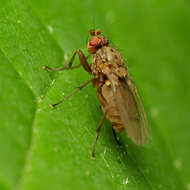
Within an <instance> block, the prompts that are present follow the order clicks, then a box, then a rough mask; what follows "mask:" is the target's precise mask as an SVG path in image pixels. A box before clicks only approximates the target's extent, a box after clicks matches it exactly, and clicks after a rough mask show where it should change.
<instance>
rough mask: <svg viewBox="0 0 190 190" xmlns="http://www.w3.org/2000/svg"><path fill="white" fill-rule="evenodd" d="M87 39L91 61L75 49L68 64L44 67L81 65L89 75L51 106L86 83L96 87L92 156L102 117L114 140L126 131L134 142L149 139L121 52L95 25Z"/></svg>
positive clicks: (145, 121) (146, 126)
mask: <svg viewBox="0 0 190 190" xmlns="http://www.w3.org/2000/svg"><path fill="white" fill-rule="evenodd" d="M90 34H91V36H92V37H91V39H90V40H89V42H88V43H87V50H88V52H89V53H90V55H89V56H92V62H91V64H88V62H87V59H88V57H89V56H87V57H85V55H84V54H83V52H82V51H81V50H77V51H75V53H74V54H73V56H72V57H71V60H70V61H69V63H68V64H66V65H65V66H63V67H61V68H57V69H55V68H51V67H48V66H44V68H45V69H48V70H52V71H62V70H65V69H75V68H78V67H80V66H82V67H83V68H84V69H85V71H87V72H88V73H89V74H90V75H93V78H91V79H90V80H88V81H87V82H85V83H84V84H82V85H81V86H79V87H78V88H77V89H76V90H75V91H73V92H72V93H71V94H70V95H68V96H66V97H65V98H63V99H62V100H61V101H59V102H57V103H55V104H52V107H55V106H57V105H58V104H60V103H62V102H64V101H65V100H66V99H68V98H70V97H71V96H72V95H74V94H76V93H77V92H79V91H80V90H81V89H82V88H84V87H85V86H87V85H88V84H90V83H93V85H94V86H95V87H97V96H98V99H99V101H100V103H101V107H102V109H103V112H104V114H103V116H102V118H101V120H100V122H99V125H98V128H97V130H96V136H95V140H94V143H93V147H92V158H95V146H96V142H97V140H98V137H99V134H100V130H101V127H102V125H103V122H104V120H105V118H107V119H108V120H110V122H111V123H112V129H113V134H114V137H115V139H116V141H117V142H118V144H120V143H119V141H118V140H117V138H116V137H117V136H116V133H120V132H123V131H126V132H127V133H128V137H129V138H131V140H132V141H133V142H134V143H135V144H137V145H146V144H147V142H148V140H149V129H148V123H147V118H146V113H145V111H144V107H143V104H142V101H141V99H140V96H139V94H138V91H137V88H136V86H135V84H134V82H133V80H132V79H131V76H130V74H129V72H128V69H127V68H126V67H125V65H124V59H123V57H122V55H121V53H120V52H119V51H118V50H117V49H116V48H115V47H113V46H111V45H110V44H109V41H108V39H107V38H106V37H104V36H103V35H101V31H100V30H99V29H98V30H96V32H95V31H94V30H90ZM76 54H78V56H79V59H80V63H79V64H77V65H75V66H73V61H74V59H75V56H76Z"/></svg>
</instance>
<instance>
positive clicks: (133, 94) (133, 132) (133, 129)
mask: <svg viewBox="0 0 190 190" xmlns="http://www.w3.org/2000/svg"><path fill="white" fill-rule="evenodd" d="M107 76H108V75H107ZM108 78H109V80H110V81H111V84H112V88H113V94H114V99H115V102H116V105H117V109H118V111H119V114H120V117H121V120H122V123H123V125H124V127H125V129H126V131H127V133H128V136H129V137H130V138H131V139H132V140H133V142H134V143H135V144H138V145H146V144H147V142H148V140H149V129H148V122H147V118H146V114H145V111H144V106H143V104H142V101H141V99H140V96H139V94H138V91H137V88H136V86H135V84H134V82H133V81H132V79H131V77H130V75H129V73H128V71H127V77H126V78H123V79H120V78H118V77H117V76H115V75H112V74H111V75H109V76H108Z"/></svg>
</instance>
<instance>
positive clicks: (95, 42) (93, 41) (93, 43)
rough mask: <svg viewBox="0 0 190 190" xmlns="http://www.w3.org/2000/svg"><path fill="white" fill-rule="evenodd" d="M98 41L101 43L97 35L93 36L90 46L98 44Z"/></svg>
mask: <svg viewBox="0 0 190 190" xmlns="http://www.w3.org/2000/svg"><path fill="white" fill-rule="evenodd" d="M98 43H99V39H98V38H97V37H93V38H92V39H91V40H90V42H89V44H90V46H97V45H98Z"/></svg>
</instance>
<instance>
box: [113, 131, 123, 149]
mask: <svg viewBox="0 0 190 190" xmlns="http://www.w3.org/2000/svg"><path fill="white" fill-rule="evenodd" d="M112 132H113V136H114V139H115V141H116V143H117V144H118V145H119V146H120V147H122V146H123V145H122V144H121V142H120V141H119V139H118V138H117V135H116V132H115V131H114V129H113V128H112Z"/></svg>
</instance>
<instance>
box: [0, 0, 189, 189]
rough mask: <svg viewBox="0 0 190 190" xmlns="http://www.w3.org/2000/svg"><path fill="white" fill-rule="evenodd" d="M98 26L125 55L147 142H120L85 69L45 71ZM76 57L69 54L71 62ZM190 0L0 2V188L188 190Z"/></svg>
mask: <svg viewBox="0 0 190 190" xmlns="http://www.w3.org/2000/svg"><path fill="white" fill-rule="evenodd" d="M94 25H95V26H96V28H101V30H102V32H103V34H104V35H105V36H107V37H108V38H109V39H110V41H111V42H112V44H113V45H114V46H115V47H116V48H118V49H119V50H120V51H121V53H122V54H123V56H124V58H125V59H126V65H127V66H128V67H129V71H130V73H131V75H132V77H133V79H134V81H135V83H136V85H137V87H138V89H139V92H140V94H141V97H142V100H143V102H144V105H145V109H146V112H147V115H148V120H149V126H150V131H151V140H150V143H149V144H148V146H147V147H138V146H136V145H134V144H133V143H132V142H131V141H130V139H128V138H127V137H126V135H125V134H122V135H121V138H120V139H121V142H122V143H123V144H125V148H123V149H121V148H119V147H118V145H117V144H116V143H115V141H114V138H113V135H112V131H111V124H110V122H109V121H106V122H105V123H104V127H103V129H102V132H101V135H100V139H99V141H98V143H97V146H96V159H95V160H92V159H91V158H90V151H91V147H92V143H93V139H94V136H95V130H96V127H97V125H98V122H99V120H100V118H101V116H102V110H101V109H100V106H99V105H100V104H99V102H98V100H97V97H96V89H95V88H93V87H92V86H91V85H90V86H88V87H86V88H85V89H84V90H83V91H81V92H80V93H78V94H77V95H75V96H74V97H72V98H71V99H70V100H68V101H67V102H65V103H64V104H62V105H60V106H59V107H57V108H56V109H51V108H50V107H49V104H50V103H55V102H57V101H58V100H60V99H61V98H62V97H63V95H66V94H69V93H70V92H71V91H73V90H74V89H75V87H76V86H78V85H80V84H82V83H84V82H85V81H87V80H88V79H89V78H90V76H89V75H88V74H87V73H86V72H85V71H84V70H83V69H82V68H80V69H77V70H72V71H63V72H60V73H52V72H48V71H45V70H43V69H42V66H43V65H49V66H52V67H59V66H61V63H62V61H63V60H68V59H69V58H70V57H71V56H72V54H73V52H74V51H75V50H76V49H79V48H80V49H82V50H83V51H84V52H85V53H87V51H86V40H87V38H88V37H89V30H90V29H91V28H93V27H94ZM77 61H78V59H77V60H76V63H77ZM189 81H190V1H188V0H181V1H180V0H173V1H172V0H144V1H142V0H134V1H129V0H126V1H122V0H117V1H114V0H109V1H108V0H104V1H103V0H82V1H76V0H29V1H26V0H0V190H15V189H16V190H63V189H64V190H76V189H90V190H99V189H105V190H107V189H109V190H110V189H113V190H116V189H121V190H123V189H128V190H148V189H151V190H152V189H154V190H157V189H161V190H171V189H172V190H175V189H176V190H179V189H180V190H183V189H184V190H185V189H186V190H190V161H189V160H190V149H189V145H190V138H189V135H190V127H189V123H190V108H189V105H190V86H189Z"/></svg>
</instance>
